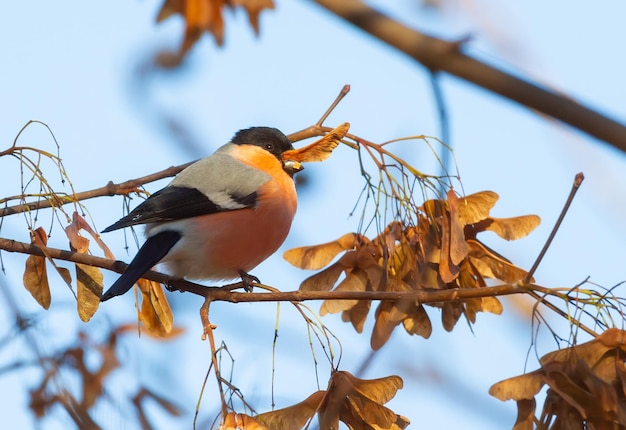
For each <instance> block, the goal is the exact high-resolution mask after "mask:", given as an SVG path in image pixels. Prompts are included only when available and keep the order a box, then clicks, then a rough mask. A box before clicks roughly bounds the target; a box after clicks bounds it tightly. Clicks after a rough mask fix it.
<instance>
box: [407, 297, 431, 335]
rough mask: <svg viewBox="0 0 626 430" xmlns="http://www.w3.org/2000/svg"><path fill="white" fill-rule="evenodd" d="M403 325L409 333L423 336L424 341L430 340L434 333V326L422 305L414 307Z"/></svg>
mask: <svg viewBox="0 0 626 430" xmlns="http://www.w3.org/2000/svg"><path fill="white" fill-rule="evenodd" d="M402 324H403V325H404V329H405V330H406V332H407V333H409V334H416V335H419V336H422V337H423V338H424V339H428V338H429V337H430V335H431V334H432V332H433V325H432V323H431V322H430V318H429V317H428V314H427V313H426V309H424V306H422V305H418V306H415V307H413V309H412V311H411V312H410V313H409V315H408V316H407V318H405V319H404V320H403V321H402Z"/></svg>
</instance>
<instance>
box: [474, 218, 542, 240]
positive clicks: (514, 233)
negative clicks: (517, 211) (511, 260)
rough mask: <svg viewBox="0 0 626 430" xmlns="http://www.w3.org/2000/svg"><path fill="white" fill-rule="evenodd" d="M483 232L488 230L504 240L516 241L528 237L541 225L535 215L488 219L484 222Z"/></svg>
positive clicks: (539, 219)
mask: <svg viewBox="0 0 626 430" xmlns="http://www.w3.org/2000/svg"><path fill="white" fill-rule="evenodd" d="M484 222H485V227H484V230H490V231H493V232H494V233H496V234H497V235H498V236H500V237H501V238H502V239H505V240H517V239H521V238H523V237H526V236H528V235H529V234H530V233H531V232H532V231H533V230H534V229H535V228H537V226H538V225H539V224H540V223H541V218H539V217H538V216H537V215H522V216H517V217H511V218H494V217H490V218H487V219H486V220H484Z"/></svg>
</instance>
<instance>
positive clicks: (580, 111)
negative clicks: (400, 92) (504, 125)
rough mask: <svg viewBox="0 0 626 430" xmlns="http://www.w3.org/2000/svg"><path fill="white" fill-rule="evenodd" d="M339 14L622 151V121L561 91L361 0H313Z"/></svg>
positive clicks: (424, 60)
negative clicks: (483, 59) (465, 50)
mask: <svg viewBox="0 0 626 430" xmlns="http://www.w3.org/2000/svg"><path fill="white" fill-rule="evenodd" d="M316 3H317V4H319V5H321V6H323V7H324V8H326V9H327V10H329V11H330V12H332V13H334V14H335V15H337V16H339V17H340V18H342V19H344V20H346V21H348V22H350V23H352V24H354V25H355V26H357V27H359V28H360V29H362V30H364V31H365V32H367V33H369V34H371V35H372V36H374V37H377V38H379V39H380V40H382V41H384V42H386V43H387V44H389V45H390V46H392V47H394V48H396V49H398V50H399V51H401V52H403V53H405V54H407V55H408V56H410V57H411V58H413V59H415V60H417V61H418V62H419V63H421V64H423V65H424V66H425V67H427V68H428V69H430V70H431V71H433V72H438V71H443V72H447V73H450V74H452V75H455V76H457V77H459V78H461V79H464V80H466V81H468V82H471V83H473V84H476V85H478V86H479V87H482V88H484V89H486V90H489V91H492V92H494V93H496V94H499V95H501V96H503V97H505V98H508V99H510V100H513V101H515V102H517V103H519V104H521V105H523V106H526V107H528V108H530V109H533V110H536V111H538V112H541V113H544V114H546V115H548V116H550V117H552V118H555V119H558V120H560V121H562V122H564V123H566V124H569V125H570V126H572V127H574V128H577V129H578V130H580V131H583V132H585V133H588V134H590V135H591V136H594V137H596V138H598V139H600V140H604V141H605V142H607V143H609V144H611V145H613V146H614V147H616V148H618V149H620V150H622V151H626V126H625V125H624V124H621V123H619V122H617V121H615V120H612V119H610V118H608V117H607V116H605V115H603V114H600V113H598V112H596V111H594V110H592V109H590V108H588V107H585V106H583V105H581V104H579V103H577V102H575V101H574V100H572V99H571V98H568V97H567V96H565V95H562V94H558V93H556V92H555V91H552V90H549V89H547V88H545V87H541V86H539V85H538V84H536V83H532V82H529V81H526V80H523V79H519V78H517V77H515V76H512V75H510V74H508V73H505V72H503V71H502V70H499V69H496V68H495V67H493V66H489V65H487V64H485V63H483V62H481V61H478V60H476V59H474V58H471V57H469V56H468V55H465V54H463V53H462V52H461V49H460V48H461V47H462V42H463V41H461V42H449V41H445V40H442V39H437V38H434V37H430V36H427V35H425V34H423V33H420V32H419V31H416V30H414V29H412V28H409V27H407V26H405V25H402V24H400V23H399V22H397V21H396V20H393V19H391V18H389V17H387V16H385V15H383V14H382V13H380V12H378V11H376V10H374V9H372V8H371V7H369V6H367V5H365V4H364V3H363V2H361V1H360V0H316Z"/></svg>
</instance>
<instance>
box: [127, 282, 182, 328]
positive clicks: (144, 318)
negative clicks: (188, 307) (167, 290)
mask: <svg viewBox="0 0 626 430" xmlns="http://www.w3.org/2000/svg"><path fill="white" fill-rule="evenodd" d="M137 285H138V286H139V289H140V291H141V308H140V310H139V321H141V322H142V323H143V325H144V327H145V328H146V331H147V332H148V334H150V335H151V336H154V337H165V338H167V337H171V336H173V335H177V334H178V333H176V332H174V333H173V332H172V326H173V322H174V315H173V314H172V309H171V308H170V305H169V303H168V302H167V298H166V297H165V294H164V293H163V288H161V284H159V283H158V282H155V281H150V280H147V279H143V278H142V279H140V280H139V281H137Z"/></svg>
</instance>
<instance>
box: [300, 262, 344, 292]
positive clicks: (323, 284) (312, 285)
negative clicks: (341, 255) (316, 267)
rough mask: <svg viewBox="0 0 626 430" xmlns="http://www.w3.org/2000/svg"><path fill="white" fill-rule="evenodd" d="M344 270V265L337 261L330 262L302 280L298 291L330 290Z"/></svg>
mask: <svg viewBox="0 0 626 430" xmlns="http://www.w3.org/2000/svg"><path fill="white" fill-rule="evenodd" d="M344 270H345V267H344V266H343V265H341V264H340V263H339V262H337V263H335V264H332V265H330V266H328V267H327V268H326V269H324V270H322V271H321V272H319V273H316V274H315V275H313V276H310V277H308V278H307V279H305V280H304V281H302V284H300V291H330V290H331V289H332V288H333V287H334V286H335V283H336V282H337V280H338V279H339V276H340V275H341V272H343V271H344Z"/></svg>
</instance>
